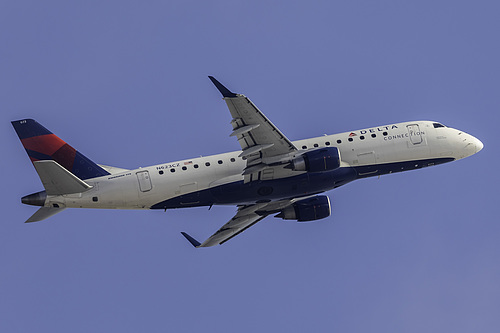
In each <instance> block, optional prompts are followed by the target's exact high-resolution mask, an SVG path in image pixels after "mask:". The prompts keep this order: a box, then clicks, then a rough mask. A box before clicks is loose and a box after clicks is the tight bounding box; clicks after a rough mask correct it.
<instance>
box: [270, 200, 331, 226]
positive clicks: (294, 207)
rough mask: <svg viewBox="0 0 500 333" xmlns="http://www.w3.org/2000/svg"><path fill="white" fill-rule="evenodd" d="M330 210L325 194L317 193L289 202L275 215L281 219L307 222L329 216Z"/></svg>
mask: <svg viewBox="0 0 500 333" xmlns="http://www.w3.org/2000/svg"><path fill="white" fill-rule="evenodd" d="M331 212H332V211H331V206H330V199H329V198H328V197H327V196H326V195H317V196H315V197H312V198H307V199H303V200H299V201H297V202H295V203H293V204H291V205H290V206H288V207H286V208H285V209H283V210H282V211H281V212H280V213H279V214H278V215H276V216H275V217H281V218H282V219H283V220H297V221H299V222H308V221H315V220H319V219H324V218H325V217H328V216H330V214H331Z"/></svg>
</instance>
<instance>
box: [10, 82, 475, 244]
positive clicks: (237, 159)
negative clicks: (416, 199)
mask: <svg viewBox="0 0 500 333" xmlns="http://www.w3.org/2000/svg"><path fill="white" fill-rule="evenodd" d="M209 78H210V80H211V81H212V83H213V84H214V85H215V87H216V88H217V89H218V90H219V92H220V93H221V94H222V97H223V100H224V101H225V102H226V104H227V106H228V108H229V112H230V114H231V117H232V120H231V125H232V129H233V130H232V132H231V134H230V136H231V137H235V138H236V139H237V140H238V143H239V144H240V146H241V150H239V151H234V152H229V153H224V154H218V155H212V156H207V157H198V158H192V159H187V160H182V161H176V162H168V163H162V164H158V165H153V166H149V167H144V168H138V169H134V170H129V169H123V168H118V167H111V166H106V165H101V164H96V163H94V162H93V161H92V160H90V159H89V158H87V157H85V156H84V155H83V154H82V153H80V152H79V151H77V150H76V149H74V148H73V147H71V146H70V145H68V144H67V143H66V142H65V141H63V140H62V139H60V138H59V137H57V136H56V135H55V134H53V133H52V132H50V131H49V130H47V129H46V128H45V127H43V126H42V125H40V124H39V123H38V122H36V121H35V120H33V119H23V120H17V121H13V122H12V125H13V126H14V129H15V131H16V133H17V135H18V136H19V139H20V140H21V142H22V145H23V146H24V148H25V149H26V152H27V153H28V156H29V158H30V159H31V161H32V163H33V165H34V167H35V170H36V172H37V173H38V176H39V177H40V180H41V182H42V184H43V186H44V188H45V190H44V191H40V192H36V193H33V194H30V195H27V196H24V197H23V198H22V199H21V202H22V203H24V204H27V205H34V206H40V208H39V209H38V211H36V212H35V213H34V214H33V215H32V216H31V217H30V218H29V219H28V220H27V221H26V222H35V221H41V220H44V219H46V218H48V217H50V216H52V215H54V214H57V213H59V212H61V211H63V210H64V209H66V208H105V209H157V210H165V211H166V210H167V209H175V208H188V207H199V206H209V207H212V206H213V205H235V206H237V212H236V214H235V215H234V217H232V218H231V219H230V220H229V222H227V223H226V224H224V225H223V226H222V227H221V228H220V229H219V230H217V231H216V232H215V233H214V234H213V235H212V236H210V237H209V238H208V239H206V240H205V241H204V242H202V243H200V242H199V241H197V240H196V239H195V238H193V237H192V236H191V235H189V234H188V233H186V232H182V235H183V236H184V237H185V238H186V239H187V240H188V241H189V242H190V243H191V244H192V245H193V246H194V247H196V248H199V247H210V246H214V245H218V244H223V243H225V242H227V241H228V240H230V239H232V238H233V237H235V236H237V235H239V234H240V233H242V232H243V231H245V230H246V229H248V228H250V227H251V226H253V225H254V224H256V223H257V222H259V221H260V220H262V219H264V218H265V217H267V216H269V215H274V216H275V217H277V218H281V219H284V220H295V221H298V222H309V221H316V220H320V219H323V218H326V217H328V216H330V215H331V205H330V200H329V198H328V196H326V195H322V193H323V192H326V191H329V190H332V189H335V188H337V187H339V186H342V185H345V184H347V183H349V182H352V181H354V180H357V179H363V178H367V177H374V176H380V175H385V174H391V173H396V172H402V171H409V170H415V169H420V168H424V167H429V166H434V165H439V164H443V163H447V162H451V161H455V160H459V159H462V158H465V157H468V156H471V155H473V154H475V153H477V152H479V151H480V150H481V149H482V148H483V143H482V142H481V141H480V140H478V139H477V138H475V137H473V136H472V135H469V134H467V133H465V132H463V131H460V130H457V129H454V128H450V127H447V126H445V125H443V124H441V123H439V122H435V121H410V122H403V123H397V124H390V125H383V126H376V127H372V128H367V129H362V130H354V131H350V132H345V133H340V134H333V135H324V136H320V137H315V138H311V139H305V140H298V141H290V140H289V139H288V138H287V137H286V136H285V135H284V134H283V133H282V132H281V131H280V130H279V129H278V128H277V127H276V126H275V125H274V124H273V123H272V122H271V121H270V120H269V119H268V118H267V117H266V116H265V115H264V114H263V113H262V112H261V111H260V110H259V109H258V108H257V107H256V106H255V105H254V104H253V103H252V102H251V101H250V99H248V98H247V97H246V96H244V95H242V94H236V93H233V92H231V91H230V90H229V89H228V88H226V87H225V86H224V85H222V84H221V83H220V82H219V81H217V80H216V79H215V78H214V77H212V76H209Z"/></svg>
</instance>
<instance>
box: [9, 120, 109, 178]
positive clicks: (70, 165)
mask: <svg viewBox="0 0 500 333" xmlns="http://www.w3.org/2000/svg"><path fill="white" fill-rule="evenodd" d="M12 126H14V129H15V130H16V133H17V135H18V136H19V139H21V143H22V144H23V146H24V148H25V149H26V152H27V153H28V156H29V158H30V159H31V162H33V163H34V162H36V161H43V160H52V161H56V162H57V163H59V164H60V165H62V166H63V167H64V168H65V169H66V170H68V171H69V172H71V173H73V174H74V175H75V176H76V177H78V178H80V179H90V178H96V177H101V176H106V175H109V172H107V171H106V170H104V169H103V168H101V167H100V166H98V165H97V164H95V163H94V162H92V161H91V160H90V159H88V158H87V157H85V156H84V155H83V154H81V153H80V152H78V151H77V150H75V148H73V147H71V146H70V145H68V144H67V143H66V142H64V141H63V140H61V139H60V138H59V137H58V136H56V135H55V134H53V133H52V132H51V131H49V130H48V129H46V128H45V127H43V126H42V125H40V124H39V123H37V122H36V121H35V120H33V119H23V120H16V121H13V122H12Z"/></svg>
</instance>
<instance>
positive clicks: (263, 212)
mask: <svg viewBox="0 0 500 333" xmlns="http://www.w3.org/2000/svg"><path fill="white" fill-rule="evenodd" d="M301 199H303V198H301ZM296 200H298V199H286V200H280V201H273V202H269V203H259V204H254V205H249V206H240V207H238V212H237V213H236V215H235V216H234V217H233V218H232V219H231V220H230V221H229V222H227V223H226V224H224V225H223V226H222V228H220V229H219V230H217V231H216V232H215V233H214V234H213V235H212V236H210V237H209V238H208V239H207V240H206V241H204V242H203V243H200V242H198V241H197V240H196V239H194V238H193V237H191V236H190V235H188V234H187V233H185V232H181V233H182V235H183V236H184V237H186V239H187V240H188V241H189V242H190V243H191V244H192V245H193V246H194V247H197V248H198V247H209V246H214V245H218V244H223V243H225V242H227V241H228V240H230V239H231V238H233V237H235V236H237V235H239V234H240V233H242V232H243V231H245V230H246V229H248V228H250V227H251V226H253V225H254V224H256V223H257V222H259V221H260V220H262V219H264V218H265V217H266V216H268V215H271V214H276V213H279V212H280V211H281V210H283V209H284V208H285V207H287V206H289V205H291V204H292V203H294V202H295V201H296Z"/></svg>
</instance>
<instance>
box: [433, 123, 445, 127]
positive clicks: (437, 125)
mask: <svg viewBox="0 0 500 333" xmlns="http://www.w3.org/2000/svg"><path fill="white" fill-rule="evenodd" d="M432 125H434V128H438V127H446V126H444V125H443V124H440V123H433V124H432Z"/></svg>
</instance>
